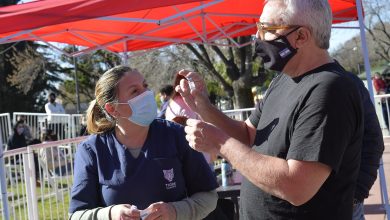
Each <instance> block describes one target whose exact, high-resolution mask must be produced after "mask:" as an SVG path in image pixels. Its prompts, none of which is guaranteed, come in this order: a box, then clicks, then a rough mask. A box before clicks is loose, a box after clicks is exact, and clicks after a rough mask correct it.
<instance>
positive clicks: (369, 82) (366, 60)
mask: <svg viewBox="0 0 390 220" xmlns="http://www.w3.org/2000/svg"><path fill="white" fill-rule="evenodd" d="M356 8H357V13H358V18H359V27H360V40H361V42H362V52H363V57H364V69H365V70H366V78H367V87H368V91H369V92H370V97H371V101H372V102H373V103H375V100H374V91H373V89H372V80H371V66H370V60H369V55H368V49H367V42H366V33H365V31H364V17H363V6H362V1H361V0H356ZM379 180H380V183H381V184H380V188H381V195H382V203H383V206H384V208H385V211H386V216H387V219H388V220H389V219H390V206H389V201H388V194H387V184H386V178H385V173H384V170H383V161H382V159H381V160H380V165H379Z"/></svg>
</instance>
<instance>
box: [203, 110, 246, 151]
mask: <svg viewBox="0 0 390 220" xmlns="http://www.w3.org/2000/svg"><path fill="white" fill-rule="evenodd" d="M198 114H199V115H200V117H201V118H202V120H203V121H205V122H209V123H211V124H213V125H214V126H216V127H218V128H219V129H221V130H223V131H224V132H225V133H226V134H228V135H229V136H231V137H233V138H235V139H237V140H239V141H240V142H242V143H244V144H246V145H248V146H249V145H251V143H250V138H249V133H248V131H247V127H246V124H245V122H244V121H237V120H234V119H231V118H229V117H228V116H226V115H225V114H224V113H223V112H221V111H220V110H218V109H216V108H215V107H214V106H209V107H208V108H207V109H203V110H201V112H198Z"/></svg>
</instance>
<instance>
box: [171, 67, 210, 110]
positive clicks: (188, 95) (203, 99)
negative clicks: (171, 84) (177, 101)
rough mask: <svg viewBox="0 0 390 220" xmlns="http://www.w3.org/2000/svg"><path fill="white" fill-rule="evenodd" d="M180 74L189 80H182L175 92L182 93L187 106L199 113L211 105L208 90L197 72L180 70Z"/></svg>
mask: <svg viewBox="0 0 390 220" xmlns="http://www.w3.org/2000/svg"><path fill="white" fill-rule="evenodd" d="M179 74H180V75H182V76H184V77H185V78H186V79H187V80H185V79H182V80H181V81H180V85H178V86H176V88H175V90H176V91H177V92H178V93H180V95H181V96H182V97H183V99H184V101H185V102H186V104H187V105H188V106H189V107H190V108H191V109H192V110H193V111H194V112H197V113H201V111H202V109H206V108H207V107H209V106H210V105H211V103H210V101H209V98H208V96H207V88H206V84H205V82H204V80H203V79H202V77H201V76H200V75H199V74H198V73H195V72H191V71H188V70H180V71H179Z"/></svg>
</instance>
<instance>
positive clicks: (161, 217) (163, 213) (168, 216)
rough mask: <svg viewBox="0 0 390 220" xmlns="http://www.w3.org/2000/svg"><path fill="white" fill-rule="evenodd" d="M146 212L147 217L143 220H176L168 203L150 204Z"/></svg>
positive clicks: (173, 210)
mask: <svg viewBox="0 0 390 220" xmlns="http://www.w3.org/2000/svg"><path fill="white" fill-rule="evenodd" d="M147 210H148V211H149V215H148V216H147V217H146V218H145V220H175V219H176V210H175V207H173V206H172V205H171V204H169V203H165V202H156V203H153V204H151V205H150V206H149V207H148V208H147Z"/></svg>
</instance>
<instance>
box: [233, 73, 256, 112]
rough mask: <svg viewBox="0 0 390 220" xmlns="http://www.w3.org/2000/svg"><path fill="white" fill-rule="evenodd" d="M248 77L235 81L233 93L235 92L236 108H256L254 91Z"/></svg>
mask: <svg viewBox="0 0 390 220" xmlns="http://www.w3.org/2000/svg"><path fill="white" fill-rule="evenodd" d="M247 78H248V76H247V75H244V76H242V77H240V78H239V79H238V80H235V81H233V91H234V103H233V104H234V108H235V109H241V108H252V107H253V106H254V101H253V95H252V89H251V86H248V85H250V83H249V80H248V79H247Z"/></svg>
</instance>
